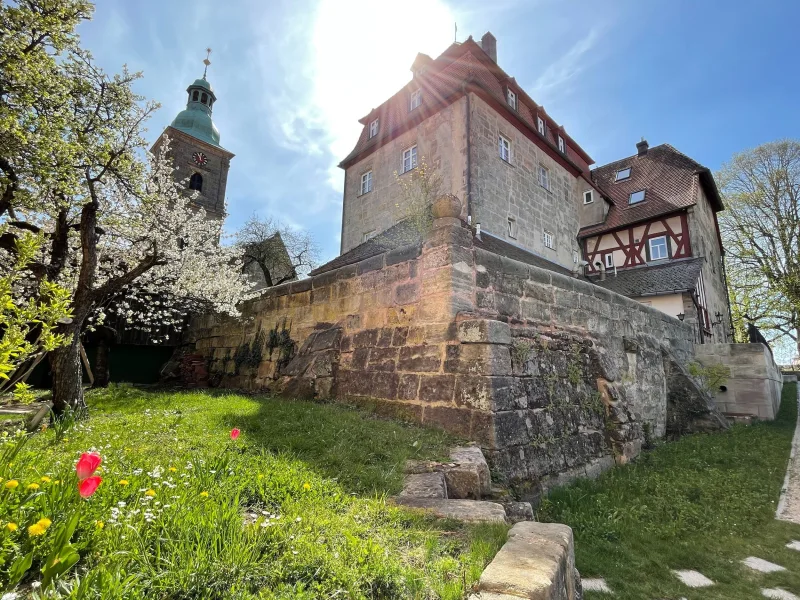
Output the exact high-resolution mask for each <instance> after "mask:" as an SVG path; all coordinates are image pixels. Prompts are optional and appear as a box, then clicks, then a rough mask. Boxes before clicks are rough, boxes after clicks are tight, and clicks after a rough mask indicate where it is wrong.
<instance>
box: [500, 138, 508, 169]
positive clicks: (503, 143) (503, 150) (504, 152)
mask: <svg viewBox="0 0 800 600" xmlns="http://www.w3.org/2000/svg"><path fill="white" fill-rule="evenodd" d="M499 146H500V158H502V159H503V160H504V161H506V162H507V163H510V162H511V142H509V141H508V140H507V139H506V138H504V137H503V136H502V135H501V136H500V138H499Z"/></svg>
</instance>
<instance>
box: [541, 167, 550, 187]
mask: <svg viewBox="0 0 800 600" xmlns="http://www.w3.org/2000/svg"><path fill="white" fill-rule="evenodd" d="M539 185H540V186H542V187H543V188H544V189H546V190H549V189H550V171H548V170H547V167H543V166H542V165H539Z"/></svg>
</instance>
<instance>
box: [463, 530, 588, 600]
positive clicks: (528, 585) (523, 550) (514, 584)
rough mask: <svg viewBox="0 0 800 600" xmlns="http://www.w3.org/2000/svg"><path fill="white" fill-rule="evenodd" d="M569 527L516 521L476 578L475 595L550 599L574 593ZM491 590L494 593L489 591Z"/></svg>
mask: <svg viewBox="0 0 800 600" xmlns="http://www.w3.org/2000/svg"><path fill="white" fill-rule="evenodd" d="M575 573H576V571H575V550H574V544H573V539H572V529H570V528H569V527H568V526H566V525H559V524H557V523H535V522H531V521H524V522H521V523H517V524H516V525H514V526H513V527H512V528H511V531H509V532H508V541H507V542H506V543H505V545H503V547H502V548H500V551H499V552H498V553H497V555H496V556H495V557H494V560H492V562H491V563H489V566H488V567H486V569H485V570H484V571H483V574H481V578H480V580H479V581H478V588H477V591H478V592H480V595H479V596H478V598H480V599H481V600H490V599H491V600H494V599H497V600H500V599H503V598H507V597H512V598H531V599H541V600H549V599H551V598H564V599H569V600H572V599H573V598H575V597H576V592H577V590H576V589H575V588H576V584H575ZM489 594H493V595H491V596H490V595H489Z"/></svg>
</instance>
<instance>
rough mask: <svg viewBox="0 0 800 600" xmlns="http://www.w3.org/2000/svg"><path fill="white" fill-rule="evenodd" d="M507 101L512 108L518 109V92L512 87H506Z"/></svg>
mask: <svg viewBox="0 0 800 600" xmlns="http://www.w3.org/2000/svg"><path fill="white" fill-rule="evenodd" d="M506 102H508V105H509V106H510V107H511V108H513V109H514V110H517V94H515V93H514V90H512V89H511V88H507V89H506Z"/></svg>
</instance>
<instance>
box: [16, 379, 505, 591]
mask: <svg viewBox="0 0 800 600" xmlns="http://www.w3.org/2000/svg"><path fill="white" fill-rule="evenodd" d="M88 402H89V405H90V409H91V417H90V419H89V420H86V421H82V422H79V423H78V424H77V425H75V426H73V427H72V428H71V429H70V430H68V431H66V432H63V431H56V430H55V428H49V429H48V430H47V431H45V432H42V433H38V434H37V435H35V436H34V437H33V438H32V439H31V440H30V441H29V442H28V444H27V445H26V446H25V447H24V448H23V450H22V451H21V452H20V454H19V455H17V456H16V457H15V458H13V460H12V461H11V463H12V464H11V466H7V465H5V464H3V465H0V476H2V477H3V478H4V480H5V481H8V480H10V479H14V480H16V481H18V482H19V485H18V487H17V488H16V489H13V490H12V489H6V488H5V487H0V527H2V530H0V589H2V587H5V586H6V584H7V582H8V573H9V568H10V565H11V562H12V561H13V560H14V558H15V557H17V556H20V555H25V554H26V553H27V552H28V551H30V550H33V551H34V556H35V558H34V564H33V567H32V569H31V570H30V571H28V575H27V576H26V578H25V580H23V581H28V582H29V581H31V580H38V579H40V578H41V575H40V573H39V570H40V567H41V562H42V561H43V557H44V556H46V554H47V552H48V550H49V549H50V547H51V546H52V544H53V541H52V538H53V537H55V534H54V533H53V532H56V533H57V531H58V527H59V523H61V522H64V521H65V520H66V519H67V518H68V516H69V514H70V511H72V510H73V508H72V507H73V506H79V507H80V508H79V510H80V522H79V525H78V529H77V531H76V534H75V536H74V537H73V545H74V546H75V547H76V549H77V550H78V551H79V553H80V560H79V562H78V563H77V565H76V566H75V567H74V568H73V570H72V571H70V572H69V574H68V575H67V576H66V577H65V578H64V580H65V581H66V582H67V585H66V586H64V590H63V591H62V592H61V595H59V596H58V597H64V598H66V597H70V598H81V599H84V598H87V599H88V598H102V599H103V600H110V599H117V598H118V599H123V598H124V599H126V600H130V599H133V600H138V599H144V598H147V599H154V598H155V599H162V598H163V599H167V598H169V599H194V598H197V599H201V598H202V599H215V598H220V599H223V598H224V599H234V598H235V599H247V598H265V599H278V598H301V599H304V598H309V599H310V598H347V599H350V598H353V599H355V598H386V599H389V598H420V599H423V598H425V599H427V598H446V599H453V600H455V599H457V598H462V597H463V596H464V591H465V589H468V588H469V586H470V585H471V584H472V583H473V582H474V581H476V580H477V578H478V577H479V575H480V573H481V571H482V570H483V568H484V566H485V565H486V564H488V562H489V561H490V560H491V558H492V557H493V556H494V554H495V553H496V552H497V550H498V549H499V547H500V546H501V545H502V543H503V542H504V541H505V536H506V531H507V527H505V526H497V525H494V526H464V525H461V524H458V523H454V522H447V521H435V520H433V519H431V518H429V517H426V516H423V515H421V514H418V513H414V512H410V511H407V510H402V509H399V508H395V507H392V506H389V505H387V503H386V501H385V498H386V495H388V494H393V493H396V492H397V491H399V489H400V487H401V484H402V467H403V464H404V462H405V460H406V459H408V458H438V457H442V456H444V455H446V453H447V450H448V449H449V448H450V447H451V446H452V445H453V444H455V443H457V441H456V440H453V439H451V438H449V437H447V436H446V435H445V434H443V433H439V432H436V431H433V430H429V429H423V428H419V427H413V426H409V425H403V424H398V423H394V422H390V421H385V420H380V419H377V418H373V417H372V416H371V415H369V414H367V413H364V412H361V411H357V410H355V409H350V408H347V407H342V406H336V405H321V404H310V403H305V402H295V401H282V400H275V399H268V398H253V397H245V396H240V395H235V394H224V393H218V394H209V393H201V392H197V393H160V392H145V391H142V390H140V389H136V388H132V387H125V386H115V387H111V388H109V390H107V391H103V392H93V393H91V394H90V395H89V396H88ZM232 428H239V429H241V432H242V433H241V437H239V438H238V440H235V441H233V440H231V439H230V436H229V432H230V431H231V429H232ZM10 445H11V444H10V443H7V445H6V446H7V447H10ZM88 450H95V451H97V452H98V453H100V454H101V455H102V456H103V464H102V467H101V468H102V471H101V473H100V475H101V476H102V477H103V479H104V481H103V483H102V485H101V486H100V488H99V490H98V491H97V492H96V493H95V495H94V496H92V497H91V498H89V499H88V500H79V499H78V498H77V497H75V496H76V495H77V492H75V493H73V494H72V496H73V498H72V501H71V503H70V502H67V501H66V500H63V497H64V496H68V495H69V494H64V493H63V491H62V490H73V489H75V488H76V486H77V483H76V476H75V470H74V467H73V464H74V462H75V461H76V460H77V458H78V457H79V455H80V454H81V452H84V451H88ZM31 483H35V484H36V485H38V486H39V487H38V489H29V487H28V486H29V485H30V484H31ZM245 512H248V513H251V514H254V515H257V520H255V522H254V523H251V524H248V525H244V524H243V516H244V513H245ZM43 517H45V518H47V519H50V520H51V521H52V526H51V528H50V529H48V530H47V532H46V533H45V534H44V535H41V536H35V537H34V536H31V535H30V534H29V533H28V531H27V528H28V526H30V525H31V524H33V523H36V522H37V520H39V519H41V518H43ZM251 520H252V519H251ZM9 522H14V523H16V524H17V525H18V529H17V530H16V531H10V530H9V529H8V528H7V527H6V524H7V523H9Z"/></svg>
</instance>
